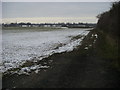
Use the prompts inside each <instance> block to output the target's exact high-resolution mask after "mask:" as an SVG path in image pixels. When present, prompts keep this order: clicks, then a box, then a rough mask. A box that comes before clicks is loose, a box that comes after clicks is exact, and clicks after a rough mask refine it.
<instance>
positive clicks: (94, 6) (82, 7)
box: [2, 2, 111, 18]
mask: <svg viewBox="0 0 120 90" xmlns="http://www.w3.org/2000/svg"><path fill="white" fill-rule="evenodd" d="M110 4H111V3H110V2H3V3H2V16H3V18H34V17H96V16H97V15H98V14H99V13H102V12H104V11H106V10H109V8H110Z"/></svg>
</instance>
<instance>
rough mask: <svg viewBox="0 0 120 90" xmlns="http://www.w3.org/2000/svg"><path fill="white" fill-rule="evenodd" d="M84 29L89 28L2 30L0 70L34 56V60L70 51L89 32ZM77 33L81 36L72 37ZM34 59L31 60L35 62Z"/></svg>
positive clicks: (16, 65)
mask: <svg viewBox="0 0 120 90" xmlns="http://www.w3.org/2000/svg"><path fill="white" fill-rule="evenodd" d="M86 30H89V29H58V30H53V31H39V30H4V31H3V34H2V35H3V37H2V39H3V42H2V49H3V51H2V61H3V66H0V69H1V70H0V71H1V72H5V71H7V70H8V69H11V68H17V67H19V65H22V64H23V63H25V62H26V61H27V60H33V59H32V58H34V57H36V58H37V59H36V60H42V59H43V58H45V57H48V56H50V55H52V54H54V53H61V52H65V51H67V52H69V51H72V50H73V49H74V48H75V47H76V46H78V45H80V42H81V41H82V39H83V38H84V36H86V35H87V34H88V33H89V31H86ZM77 35H82V36H83V37H82V38H80V39H72V38H73V37H75V36H77ZM36 60H35V61H33V62H37V61H36ZM35 67H36V68H38V67H37V66H34V68H35ZM32 68H33V67H32Z"/></svg>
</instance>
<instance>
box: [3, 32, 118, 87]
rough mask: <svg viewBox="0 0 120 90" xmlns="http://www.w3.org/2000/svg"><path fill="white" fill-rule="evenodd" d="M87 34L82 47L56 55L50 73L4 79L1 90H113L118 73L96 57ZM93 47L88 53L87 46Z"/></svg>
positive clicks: (106, 61)
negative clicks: (14, 89) (4, 89)
mask: <svg viewBox="0 0 120 90" xmlns="http://www.w3.org/2000/svg"><path fill="white" fill-rule="evenodd" d="M90 37H91V34H89V35H88V36H87V37H86V39H85V40H84V42H83V44H82V46H80V47H79V48H78V49H77V50H74V51H73V52H70V53H62V54H55V55H52V56H51V57H49V58H48V60H53V62H52V63H51V65H50V68H49V69H46V70H45V69H44V70H41V71H40V72H39V73H38V74H36V73H31V75H29V76H26V75H21V76H18V75H12V76H5V77H3V88H116V87H120V86H119V83H120V78H119V77H120V73H119V72H118V71H116V70H114V69H113V68H111V67H110V63H111V61H110V60H104V59H102V58H101V57H98V56H97V55H96V49H95V48H96V46H95V45H94V44H93V41H94V39H91V38H90ZM90 44H92V46H91V47H90V48H88V49H85V47H86V46H88V45H90Z"/></svg>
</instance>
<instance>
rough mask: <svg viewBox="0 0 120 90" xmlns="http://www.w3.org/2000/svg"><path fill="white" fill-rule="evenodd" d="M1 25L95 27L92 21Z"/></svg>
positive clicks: (9, 25) (6, 25) (10, 25)
mask: <svg viewBox="0 0 120 90" xmlns="http://www.w3.org/2000/svg"><path fill="white" fill-rule="evenodd" d="M2 26H3V27H22V26H26V27H44V26H49V27H52V26H54V27H58V26H59V27H68V28H79V27H95V26H96V24H93V23H40V24H35V23H30V22H28V23H10V24H4V23H3V24H2Z"/></svg>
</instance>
